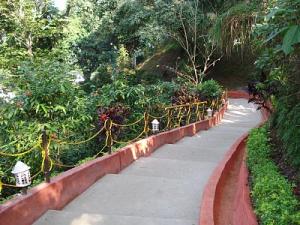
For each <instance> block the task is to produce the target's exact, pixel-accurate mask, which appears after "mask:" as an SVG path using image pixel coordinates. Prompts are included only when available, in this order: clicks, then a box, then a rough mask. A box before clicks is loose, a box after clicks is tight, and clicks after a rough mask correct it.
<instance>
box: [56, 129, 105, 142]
mask: <svg viewBox="0 0 300 225" xmlns="http://www.w3.org/2000/svg"><path fill="white" fill-rule="evenodd" d="M104 129H105V126H103V127H102V128H101V129H100V130H99V131H98V132H97V133H96V134H94V135H93V136H91V137H90V138H88V139H87V140H84V141H77V142H67V141H60V140H58V139H54V141H55V142H57V143H58V144H61V145H62V144H65V145H80V144H83V143H86V142H89V141H90V140H92V139H94V138H95V137H97V136H98V135H99V134H100V133H101V132H102V131H103V130H104Z"/></svg>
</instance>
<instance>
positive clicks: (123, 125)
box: [112, 117, 144, 127]
mask: <svg viewBox="0 0 300 225" xmlns="http://www.w3.org/2000/svg"><path fill="white" fill-rule="evenodd" d="M143 119H144V117H141V118H140V119H138V120H137V121H135V122H133V123H130V124H118V123H114V122H112V125H114V126H117V127H130V126H133V125H135V124H137V123H139V122H141V121H142V120H143Z"/></svg>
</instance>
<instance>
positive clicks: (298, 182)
mask: <svg viewBox="0 0 300 225" xmlns="http://www.w3.org/2000/svg"><path fill="white" fill-rule="evenodd" d="M271 145H272V149H273V152H272V158H273V160H274V162H275V163H276V164H277V166H278V168H279V170H280V172H281V174H282V175H283V176H285V177H286V178H287V179H288V180H289V181H291V182H292V183H294V184H295V187H294V189H293V191H294V194H295V195H296V197H297V198H298V199H299V200H300V171H299V169H298V170H297V169H296V168H295V167H293V166H292V165H291V163H289V160H288V158H287V156H286V155H285V150H284V146H283V144H282V142H281V140H280V139H279V138H278V136H277V134H276V130H272V131H271Z"/></svg>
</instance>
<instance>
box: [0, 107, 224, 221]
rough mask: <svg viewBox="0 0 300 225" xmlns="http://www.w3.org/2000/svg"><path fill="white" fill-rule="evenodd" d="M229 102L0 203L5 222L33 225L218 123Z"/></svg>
mask: <svg viewBox="0 0 300 225" xmlns="http://www.w3.org/2000/svg"><path fill="white" fill-rule="evenodd" d="M227 104H228V103H226V104H225V106H223V107H222V108H221V109H220V110H219V112H217V113H215V115H214V116H213V117H212V118H209V119H207V120H204V121H200V122H196V123H193V124H190V125H187V126H184V127H180V128H176V129H173V130H170V131H166V132H163V133H160V134H157V135H153V136H150V137H148V138H146V139H143V140H140V141H137V142H135V143H133V144H130V145H128V146H126V147H124V148H121V149H120V150H119V151H118V152H115V153H113V154H112V155H108V156H105V157H101V158H97V159H95V160H92V161H90V162H87V163H84V164H83V165H80V166H78V167H75V168H73V169H70V170H68V171H66V172H63V173H61V174H60V175H58V176H56V177H54V178H52V180H51V182H50V183H42V184H40V185H38V186H36V187H34V188H32V189H30V190H29V191H28V194H27V195H25V196H18V197H16V198H14V199H12V200H10V201H8V202H6V203H4V204H3V205H0V218H1V224H14V225H30V224H32V223H33V222H34V221H36V220H37V219H38V218H39V217H40V216H41V215H43V214H44V213H45V212H46V211H47V210H51V209H52V210H60V209H62V208H63V207H64V206H65V205H67V204H68V203H69V202H70V201H72V200H73V199H74V198H76V197H77V196H78V195H80V194H81V193H82V192H84V191H85V190H86V189H88V188H89V187H90V186H91V185H92V184H94V183H95V182H96V181H97V180H99V179H100V178H102V177H103V176H105V175H106V174H117V173H119V172H120V171H121V170H122V169H124V168H126V167H127V166H129V165H130V164H131V163H132V162H134V161H135V160H137V159H138V158H139V157H142V156H149V155H151V153H152V152H154V151H155V150H156V149H157V148H159V147H160V146H162V145H164V144H173V143H175V142H177V141H178V140H180V139H182V138H183V137H185V136H193V135H195V134H196V133H198V132H199V131H201V130H207V129H209V128H210V127H213V126H215V125H216V124H218V123H219V122H220V121H221V119H222V118H223V116H224V113H225V111H226V109H227Z"/></svg>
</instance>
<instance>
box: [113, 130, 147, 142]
mask: <svg viewBox="0 0 300 225" xmlns="http://www.w3.org/2000/svg"><path fill="white" fill-rule="evenodd" d="M144 132H145V131H144V130H143V131H142V133H140V134H139V135H138V136H137V137H136V138H134V139H132V140H129V141H117V140H114V139H113V142H115V143H117V144H128V143H130V142H134V141H136V140H137V139H139V138H140V137H141V136H142V135H143V134H144Z"/></svg>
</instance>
